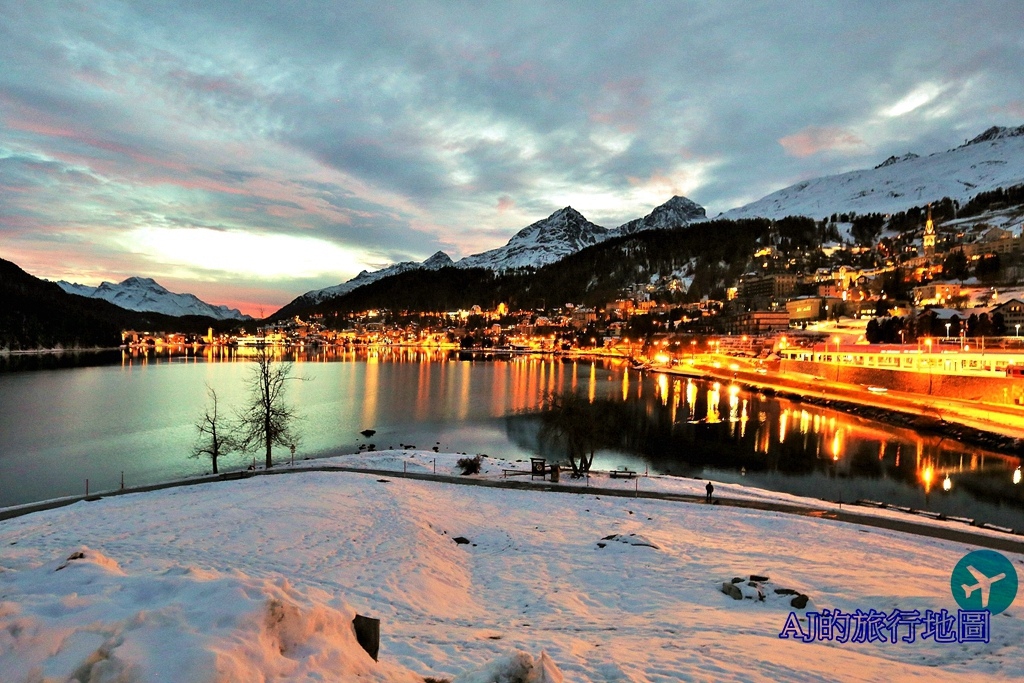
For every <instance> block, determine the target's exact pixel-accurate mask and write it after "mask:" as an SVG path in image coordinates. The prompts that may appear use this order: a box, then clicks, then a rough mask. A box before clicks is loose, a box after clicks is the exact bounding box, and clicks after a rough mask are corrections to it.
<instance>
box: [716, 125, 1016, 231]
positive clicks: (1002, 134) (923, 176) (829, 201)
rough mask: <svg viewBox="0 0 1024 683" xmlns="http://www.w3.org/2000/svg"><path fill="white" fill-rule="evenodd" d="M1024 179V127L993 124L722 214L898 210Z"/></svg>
mask: <svg viewBox="0 0 1024 683" xmlns="http://www.w3.org/2000/svg"><path fill="white" fill-rule="evenodd" d="M1021 183H1024V126H1021V127H1018V128H1000V127H998V126H993V127H992V128H990V129H988V130H987V131H985V132H984V133H982V134H981V135H979V136H978V137H976V138H974V139H973V140H971V141H969V142H967V143H965V144H963V145H961V146H960V147H957V148H955V149H951V150H948V151H946V152H937V153H935V154H930V155H928V156H923V157H922V156H917V155H914V154H907V155H904V156H902V157H890V158H889V159H887V160H885V161H884V162H883V163H881V164H880V165H878V166H877V167H875V168H872V169H864V170H860V171H851V172H849V173H842V174H839V175H833V176H825V177H823V178H815V179H813V180H806V181H804V182H801V183H797V184H795V185H791V186H790V187H787V188H784V189H782V190H779V191H778V192H773V193H772V194H770V195H768V196H766V197H763V198H762V199H759V200H757V201H756V202H753V203H750V204H747V205H745V206H741V207H739V208H736V209H732V210H730V211H726V212H725V213H724V214H722V215H721V218H732V219H737V218H753V217H763V218H782V217H784V216H793V215H803V216H811V217H813V218H824V217H825V216H831V215H832V214H833V213H849V212H855V213H858V214H866V213H882V214H887V213H894V212H898V211H903V210H905V209H908V208H910V207H912V206H922V205H924V204H927V203H928V202H931V201H936V200H939V199H942V198H943V197H950V198H952V199H956V200H959V201H960V202H961V203H962V202H964V201H965V200H967V199H970V198H971V197H973V196H975V195H976V194H978V193H979V192H986V191H988V190H994V189H996V188H997V187H1010V186H1013V185H1019V184H1021Z"/></svg>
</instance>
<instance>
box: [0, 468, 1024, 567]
mask: <svg viewBox="0 0 1024 683" xmlns="http://www.w3.org/2000/svg"><path fill="white" fill-rule="evenodd" d="M416 454H417V453H413V454H412V455H411V458H415V457H416ZM419 454H421V455H423V456H424V457H430V458H431V459H434V458H436V456H437V454H435V453H433V452H429V453H427V452H422V453H419ZM363 455H369V454H363ZM373 455H374V456H376V458H378V459H381V458H392V457H395V456H402V457H403V458H404V457H407V456H410V453H409V452H408V451H377V452H375V453H374V454H373ZM441 455H443V456H447V458H448V459H449V460H451V461H452V462H453V463H454V460H455V459H456V458H457V457H459V455H460V454H458V453H449V454H441ZM354 456H356V457H358V456H359V454H354ZM346 457H347V456H334V457H331V458H326V460H341V459H343V458H346ZM354 459H355V458H354ZM498 462H499V463H500V461H498ZM315 463H316V459H311V460H304V461H301V462H300V463H298V466H297V467H296V466H294V465H288V464H287V463H282V464H280V465H278V466H277V467H275V468H271V469H269V470H267V469H256V470H239V471H233V472H226V473H220V474H216V475H201V476H198V477H194V478H187V479H178V480H173V481H168V482H161V483H158V484H149V485H146V486H137V487H131V488H125V489H115V490H112V491H101V492H97V493H95V494H90V495H88V496H84V495H82V496H67V497H62V498H55V499H51V500H46V501H38V502H34V503H26V504H23V505H16V506H10V507H6V508H0V522H4V521H7V520H11V519H16V518H19V517H24V516H27V515H30V514H33V513H36V512H44V511H48V510H56V509H60V508H63V507H68V506H70V505H74V504H76V503H81V502H96V501H99V500H102V499H104V498H114V497H120V496H124V495H129V494H136V493H150V492H154V491H162V490H167V489H173V488H182V487H191V486H198V485H202V484H212V483H218V482H230V481H237V480H243V479H252V478H254V477H261V476H273V475H287V474H300V473H309V472H333V473H337V474H345V473H348V474H366V475H372V476H376V477H395V478H403V479H412V480H417V481H430V482H435V483H441V484H449V485H456V486H480V487H489V488H499V489H510V490H519V491H544V492H553V493H570V494H574V495H581V494H585V495H598V496H608V497H613V498H634V499H647V500H665V501H670V502H677V503H684V504H690V505H706V504H707V503H706V500H705V497H704V494H703V493H700V492H697V491H696V489H695V492H686V491H672V490H665V489H657V488H656V489H648V490H642V489H640V487H639V481H640V479H646V480H648V481H651V480H667V481H669V482H678V483H683V484H685V483H686V481H687V480H690V479H691V478H689V477H680V476H676V475H653V476H651V477H648V476H646V475H640V476H638V477H636V478H635V479H621V478H620V479H615V478H614V477H611V478H610V477H609V475H610V472H603V471H602V472H596V471H595V472H593V473H592V475H594V479H595V480H599V481H601V485H594V486H592V485H590V477H587V480H586V483H585V484H583V485H581V484H580V483H579V482H576V483H575V484H573V483H571V482H570V481H568V480H567V482H566V483H554V482H549V481H546V480H545V481H543V482H539V483H535V482H532V481H521V480H514V479H511V478H506V477H504V476H502V477H500V478H499V477H497V476H496V475H495V476H494V477H493V478H484V477H470V476H464V475H453V474H436V473H431V472H426V471H405V470H404V469H403V470H397V469H387V468H380V467H364V466H348V465H343V464H315ZM528 473H529V471H528V470H523V471H522V474H528ZM599 477H603V478H604V479H603V480H601V479H599ZM613 481H614V482H615V484H616V486H617V488H613V487H612V482H613ZM630 481H632V482H633V483H634V488H629V482H630ZM693 481H700V482H703V481H704V480H703V479H701V480H696V479H694V480H693ZM695 486H696V485H695ZM698 488H700V489H702V488H703V487H702V485H701V486H698ZM723 488H724V490H726V491H730V490H731V488H732V487H729V486H728V485H727V484H719V489H720V490H721V489H723ZM743 488H748V489H751V490H753V491H756V492H758V493H759V494H761V496H760V497H759V498H752V497H750V496H746V497H744V496H743V495H736V494H735V493H734V495H722V494H717V495H716V496H715V498H714V500H715V505H719V506H722V507H728V508H737V509H747V510H760V511H771V512H778V513H782V514H786V515H797V516H802V517H810V518H816V519H830V520H833V521H838V522H845V523H848V524H857V525H861V526H869V527H875V528H882V529H888V530H892V531H901V532H903V533H909V534H914V535H917V536H923V537H929V538H941V539H944V540H950V541H956V542H960V543H967V544H971V545H976V546H979V547H986V548H993V549H996V550H1004V551H1008V552H1018V553H1024V538H1021V537H1024V530H1013V529H1006V528H1004V527H999V526H996V525H993V524H986V523H979V522H976V521H975V520H967V519H958V518H945V517H940V516H935V515H934V514H933V513H927V512H926V511H921V510H913V509H910V508H901V507H897V506H885V505H880V504H877V503H875V502H874V501H855V502H852V503H846V506H847V507H846V508H844V507H843V505H844V503H843V502H835V503H832V502H830V501H827V500H824V499H814V498H809V497H806V496H797V495H794V494H785V493H781V492H778V491H772V490H770V489H760V488H756V487H743ZM836 506H838V507H836ZM851 508H853V509H855V510H856V512H853V511H851ZM877 510H882V511H886V512H898V513H901V514H900V515H899V516H895V517H894V516H889V515H882V514H880V513H879V514H874V512H873V511H877ZM910 515H916V516H917V519H908V518H907V517H908V516H910ZM922 515H923V516H924V517H925V519H927V520H928V521H929V522H934V523H937V522H950V523H957V524H963V525H964V526H968V527H970V528H976V529H978V530H987V531H989V532H994V534H995V535H992V534H983V533H978V532H975V531H971V530H968V529H965V528H961V527H950V526H949V525H948V524H941V525H938V524H934V523H933V524H929V523H928V522H925V521H923V520H922V518H921V516H922Z"/></svg>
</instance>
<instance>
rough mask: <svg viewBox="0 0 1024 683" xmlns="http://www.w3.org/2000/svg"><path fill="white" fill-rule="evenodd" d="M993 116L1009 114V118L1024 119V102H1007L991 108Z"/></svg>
mask: <svg viewBox="0 0 1024 683" xmlns="http://www.w3.org/2000/svg"><path fill="white" fill-rule="evenodd" d="M992 113H993V114H1010V115H1011V116H1019V117H1024V102H1021V101H1019V100H1018V101H1016V102H1007V103H1006V104H1004V105H1001V106H998V107H992Z"/></svg>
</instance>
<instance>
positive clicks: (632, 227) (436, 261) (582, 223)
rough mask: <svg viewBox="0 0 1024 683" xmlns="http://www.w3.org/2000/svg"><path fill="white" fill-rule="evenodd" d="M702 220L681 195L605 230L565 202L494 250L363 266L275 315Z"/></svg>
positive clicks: (537, 262)
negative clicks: (444, 273) (420, 275)
mask: <svg viewBox="0 0 1024 683" xmlns="http://www.w3.org/2000/svg"><path fill="white" fill-rule="evenodd" d="M704 218H705V212H704V207H702V206H700V205H699V204H697V203H695V202H693V201H691V200H689V199H687V198H686V197H678V196H677V197H672V199H670V200H668V201H667V202H665V203H664V204H662V205H661V206H659V207H657V208H655V209H654V210H653V211H651V213H649V214H647V215H646V216H644V217H643V218H636V219H634V220H631V221H629V222H627V223H624V224H622V225H620V226H619V227H618V228H615V229H613V230H608V229H607V228H603V227H601V226H600V225H595V224H594V223H591V222H590V221H588V220H587V219H586V218H585V217H584V216H583V214H581V213H580V212H579V211H577V210H576V209H574V208H572V207H571V206H567V207H565V208H564V209H559V210H558V211H556V212H554V213H553V214H551V215H550V216H548V217H547V218H545V219H543V220H540V221H537V222H536V223H533V224H531V225H528V226H527V227H525V228H523V229H522V230H520V231H519V232H517V233H516V234H515V235H513V236H512V239H510V240H509V241H508V243H507V244H506V245H505V246H503V247H499V248H497V249H491V250H490V251H485V252H483V253H480V254H473V255H471V256H467V257H465V258H463V259H460V260H459V261H457V262H453V261H452V260H451V258H449V256H448V254H446V253H444V252H443V251H439V252H437V253H436V254H434V255H433V256H431V257H430V258H428V259H427V260H425V261H423V262H422V263H417V262H416V261H402V262H401V263H396V264H394V265H390V266H388V267H387V268H382V269H381V270H375V271H372V272H371V271H367V270H364V271H362V272H361V273H359V274H358V275H356V276H355V277H354V278H352V279H351V280H349V281H347V282H343V283H341V284H340V285H334V286H333V287H326V288H324V289H315V290H312V291H309V292H306V293H305V294H303V295H301V296H299V297H297V298H296V299H294V300H293V301H292V302H291V303H289V304H288V305H287V306H285V307H284V308H282V309H281V310H280V311H278V313H277V314H275V315H276V316H280V315H281V314H282V313H288V312H290V311H292V310H298V309H301V308H304V307H307V306H314V305H316V304H318V303H321V302H323V301H327V300H328V299H332V298H334V297H336V296H342V295H343V294H348V293H349V292H351V291H352V290H354V289H356V288H357V287H362V286H363V285H368V284H370V283H371V282H376V281H377V280H381V279H383V278H386V277H389V276H391V275H398V274H399V273H404V272H407V271H410V270H415V269H417V268H427V269H430V270H437V269H439V268H446V267H450V266H455V267H456V268H490V269H491V270H495V271H502V270H508V269H511V268H521V267H524V266H532V267H534V268H539V267H540V266H544V265H547V264H549V263H554V262H555V261H559V260H561V259H563V258H565V257H566V256H568V255H570V254H575V253H576V252H577V251H580V250H581V249H583V248H585V247H589V246H590V245H592V244H597V243H598V242H602V241H604V240H606V239H608V238H610V237H616V236H619V235H632V234H634V233H637V232H640V231H642V230H654V229H658V228H673V227H679V226H683V225H686V224H688V223H692V222H693V221H696V220H702V219H704Z"/></svg>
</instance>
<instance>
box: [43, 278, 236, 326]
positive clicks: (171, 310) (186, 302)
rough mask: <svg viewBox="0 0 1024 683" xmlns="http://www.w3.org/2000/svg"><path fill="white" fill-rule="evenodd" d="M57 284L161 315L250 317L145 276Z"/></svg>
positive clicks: (223, 318) (66, 290)
mask: <svg viewBox="0 0 1024 683" xmlns="http://www.w3.org/2000/svg"><path fill="white" fill-rule="evenodd" d="M57 285H58V286H59V287H60V288H61V289H63V290H64V291H65V292H67V293H68V294H78V295H79V296H85V297H89V298H91V299H103V300H104V301H109V302H110V303H112V304H114V305H115V306H120V307H121V308H126V309H128V310H129V311H151V312H153V313H163V314H165V315H173V316H183V315H204V316H207V317H209V318H214V319H216V320H230V319H237V320H251V319H252V318H251V317H250V316H247V315H243V314H242V312H241V311H239V310H238V309H237V308H228V307H227V306H214V305H212V304H208V303H206V302H205V301H202V300H200V299H199V298H198V297H196V296H195V295H194V294H175V293H174V292H170V291H168V290H167V289H165V288H164V287H162V286H161V285H159V284H157V282H156V281H155V280H153V279H151V278H148V277H130V278H128V279H127V280H124V281H123V282H120V283H118V284H114V283H113V282H104V283H102V284H101V285H100V286H99V287H90V286H88V285H79V284H75V283H72V282H65V281H64V280H61V281H60V282H58V283H57Z"/></svg>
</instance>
